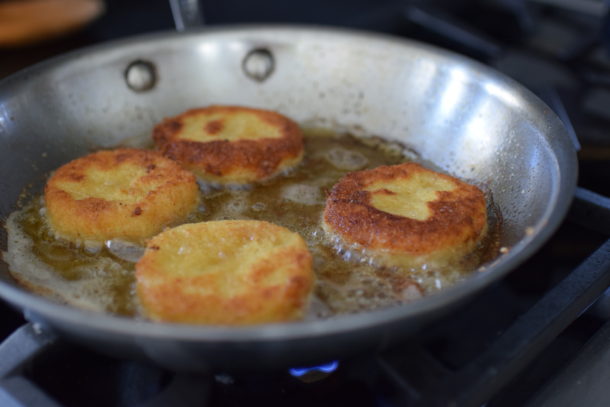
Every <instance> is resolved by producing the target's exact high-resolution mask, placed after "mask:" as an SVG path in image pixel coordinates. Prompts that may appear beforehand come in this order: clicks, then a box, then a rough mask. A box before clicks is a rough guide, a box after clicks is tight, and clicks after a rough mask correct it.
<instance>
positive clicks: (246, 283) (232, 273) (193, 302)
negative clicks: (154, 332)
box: [136, 220, 314, 325]
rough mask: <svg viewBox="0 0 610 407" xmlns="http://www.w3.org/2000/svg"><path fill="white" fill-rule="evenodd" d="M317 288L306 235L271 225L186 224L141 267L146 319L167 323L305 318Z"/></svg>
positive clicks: (156, 243) (157, 240)
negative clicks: (308, 305) (302, 235)
mask: <svg viewBox="0 0 610 407" xmlns="http://www.w3.org/2000/svg"><path fill="white" fill-rule="evenodd" d="M313 283H314V274H313V271H312V259H311V255H310V253H309V251H308V249H307V246H306V244H305V242H304V241H303V239H302V238H301V236H299V235H298V234H297V233H293V232H291V231H290V230H288V229H286V228H283V227H281V226H277V225H274V224H272V223H268V222H264V221H251V220H226V221H211V222H201V223H191V224H185V225H181V226H178V227H175V228H173V229H169V230H166V231H164V232H162V233H161V234H159V235H157V236H155V237H154V238H152V239H151V240H150V241H149V242H148V245H147V247H146V251H145V253H144V256H142V257H141V258H140V260H139V261H138V263H137V264H136V292H137V296H138V299H139V302H140V305H141V307H142V310H143V313H144V314H145V315H146V316H148V317H149V318H150V319H152V320H155V321H165V322H180V323H196V324H223V325H248V324H256V323H266V322H280V321H289V320H295V319H298V318H300V317H301V316H302V315H303V311H304V308H305V306H306V304H307V303H308V299H309V296H310V292H311V290H312V287H313Z"/></svg>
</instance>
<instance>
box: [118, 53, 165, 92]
mask: <svg viewBox="0 0 610 407" xmlns="http://www.w3.org/2000/svg"><path fill="white" fill-rule="evenodd" d="M125 82H126V83H127V86H129V88H130V89H131V90H133V91H135V92H145V91H147V90H151V89H152V88H153V87H154V86H155V84H156V83H157V70H156V68H155V66H154V65H153V64H152V62H149V61H143V60H140V59H139V60H136V61H133V62H132V63H130V64H129V65H128V66H127V69H125Z"/></svg>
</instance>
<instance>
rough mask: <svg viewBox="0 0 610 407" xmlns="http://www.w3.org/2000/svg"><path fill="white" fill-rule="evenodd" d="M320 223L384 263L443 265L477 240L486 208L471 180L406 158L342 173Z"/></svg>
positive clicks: (329, 197)
mask: <svg viewBox="0 0 610 407" xmlns="http://www.w3.org/2000/svg"><path fill="white" fill-rule="evenodd" d="M323 226H324V229H325V230H326V231H327V232H329V233H330V234H331V235H332V236H334V237H339V239H340V241H342V242H343V243H347V244H350V245H352V244H355V245H356V246H357V247H359V248H361V249H364V250H365V252H366V254H368V255H370V256H372V257H373V258H376V259H377V260H379V262H380V263H381V264H384V265H388V266H399V267H420V266H422V265H424V264H427V265H430V266H444V265H447V264H449V263H451V262H454V261H459V260H460V259H461V258H462V257H463V256H465V255H466V254H467V253H469V252H471V251H472V250H473V249H474V248H475V247H476V245H477V244H478V243H479V242H480V240H481V239H482V237H483V236H484V235H485V232H486V230H487V207H486V202H485V196H484V194H483V192H482V191H481V190H480V189H479V188H477V187H475V186H474V185H470V184H467V183H465V182H462V181H460V180H458V179H456V178H454V177H450V176H448V175H444V174H440V173H437V172H434V171H431V170H428V169H426V168H424V167H422V166H421V165H419V164H414V163H405V164H399V165H392V166H382V167H378V168H375V169H372V170H366V171H359V172H353V173H350V174H348V175H346V176H345V177H343V178H342V179H341V180H340V181H339V182H338V183H337V184H336V185H335V186H334V187H333V189H332V190H331V192H330V195H329V196H328V198H327V200H326V207H325V210H324V219H323Z"/></svg>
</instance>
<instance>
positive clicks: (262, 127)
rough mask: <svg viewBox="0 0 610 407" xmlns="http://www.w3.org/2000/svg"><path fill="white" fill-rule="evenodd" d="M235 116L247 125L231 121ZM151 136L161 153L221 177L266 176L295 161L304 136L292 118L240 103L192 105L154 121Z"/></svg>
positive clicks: (255, 178) (224, 180) (199, 171)
mask: <svg viewBox="0 0 610 407" xmlns="http://www.w3.org/2000/svg"><path fill="white" fill-rule="evenodd" d="M236 121H239V124H242V123H243V124H245V125H244V126H237V125H233V124H235V122H236ZM191 123H192V126H191V125H190V124H191ZM187 124H189V128H188V129H187V128H186V127H187ZM197 124H200V126H198V127H195V126H196V125H197ZM193 127H194V128H193ZM193 132H197V133H198V134H193ZM216 138H217V139H216ZM153 139H154V141H155V144H156V145H157V148H158V149H159V150H160V151H161V152H162V153H163V154H164V155H165V156H167V157H169V158H171V159H173V160H177V161H179V162H180V163H181V164H182V165H183V166H184V167H186V168H188V169H189V170H191V171H193V172H195V173H196V174H197V175H198V176H199V177H200V178H202V179H205V180H210V181H214V182H220V183H236V184H241V183H249V182H253V181H260V180H263V179H266V178H269V177H271V176H273V175H276V174H278V173H279V172H281V171H283V170H285V169H287V168H290V167H292V166H294V165H296V164H298V163H299V162H300V161H301V158H302V155H303V137H302V134H301V130H300V128H299V126H298V125H297V124H296V123H295V122H293V121H292V120H290V119H288V118H287V117H285V116H282V115H280V114H278V113H275V112H272V111H268V110H262V109H252V108H247V107H239V106H210V107H206V108H200V109H192V110H189V111H187V112H185V113H183V114H181V115H179V116H176V117H172V118H168V119H165V120H164V121H163V122H161V123H160V124H158V125H157V126H155V128H154V130H153Z"/></svg>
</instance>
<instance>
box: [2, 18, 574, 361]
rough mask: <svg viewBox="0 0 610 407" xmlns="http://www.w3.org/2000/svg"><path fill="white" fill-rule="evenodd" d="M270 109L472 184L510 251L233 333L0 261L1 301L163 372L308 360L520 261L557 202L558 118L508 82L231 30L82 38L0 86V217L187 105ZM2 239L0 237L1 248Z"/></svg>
mask: <svg viewBox="0 0 610 407" xmlns="http://www.w3.org/2000/svg"><path fill="white" fill-rule="evenodd" d="M207 104H238V105H249V106H256V107H261V108H267V109H272V110H277V111H279V112H281V113H283V114H285V115H287V116H290V117H292V118H294V119H295V120H297V121H299V122H300V123H302V124H304V125H308V124H310V125H323V126H326V127H333V128H337V129H346V130H349V131H352V132H354V133H357V134H362V135H379V136H383V137H385V138H388V139H391V140H398V141H400V142H402V143H405V144H406V145H408V146H410V147H411V148H412V149H413V150H414V151H416V152H417V153H418V154H419V155H420V156H421V157H422V158H423V159H425V160H430V161H432V162H434V163H436V164H437V165H438V166H439V167H441V168H442V169H444V170H446V171H448V172H450V173H452V174H455V175H456V176H458V177H462V178H464V179H467V180H472V181H474V182H476V183H478V184H482V185H485V186H486V187H487V188H488V189H489V190H490V191H491V193H492V195H493V199H494V202H495V204H496V205H497V206H498V207H499V208H500V211H501V213H502V215H503V218H504V228H503V232H502V237H501V240H502V242H501V244H502V245H503V246H505V247H507V248H509V250H508V252H507V253H505V254H502V255H501V256H500V257H499V258H498V259H496V260H495V261H493V262H492V263H490V264H488V265H487V268H486V271H484V272H476V273H474V274H473V275H472V276H471V277H470V278H468V279H467V281H465V282H463V283H461V284H458V285H457V286H455V287H452V288H450V289H447V290H445V291H443V292H441V293H439V294H437V295H433V296H430V297H427V298H424V299H422V300H420V301H417V302H415V303H413V304H409V305H404V306H400V307H395V308H389V309H383V310H379V311H374V312H368V313H362V314H358V315H349V316H342V317H337V318H334V319H331V320H322V321H313V322H298V323H289V324H274V325H264V326H255V327H246V328H229V327H214V326H188V325H172V324H159V323H150V322H145V321H134V320H130V319H125V318H120V317H114V316H110V315H99V314H94V313H90V312H86V311H82V310H78V309H74V308H70V307H67V306H64V305H60V304H56V303H52V302H50V301H48V300H46V299H44V298H41V297H38V296H36V295H33V294H30V293H28V292H27V291H25V290H23V289H22V288H20V287H19V286H18V285H17V284H15V282H14V281H13V280H12V279H11V278H10V276H9V274H8V272H7V267H6V265H0V296H1V297H2V298H3V299H5V300H6V301H8V302H10V303H12V304H14V305H15V306H16V307H19V308H20V309H22V310H24V311H25V313H26V316H27V317H28V318H29V319H31V320H34V321H39V322H40V323H42V324H43V326H44V327H47V328H48V329H52V330H53V331H55V332H57V333H59V334H61V335H64V336H66V337H69V338H72V339H74V340H77V341H80V342H82V343H85V344H87V345H89V346H91V347H93V348H95V349H98V350H100V351H102V352H106V353H110V354H113V355H118V356H126V357H135V358H144V359H149V360H152V361H154V362H156V363H158V364H161V365H164V366H167V367H169V368H173V369H181V370H184V369H186V370H206V369H212V368H228V369H236V368H242V367H260V366H265V367H273V366H276V367H279V366H286V365H303V364H311V363H316V362H320V361H326V360H330V359H337V358H341V357H344V356H346V355H348V354H350V353H353V352H360V351H363V350H373V349H379V348H382V347H385V346H387V345H389V344H391V343H393V342H396V341H398V340H400V339H401V338H404V336H405V335H408V334H413V333H415V332H416V331H417V330H418V329H420V328H421V327H422V326H423V323H424V322H426V321H429V320H430V319H432V318H434V317H437V316H439V315H440V314H442V313H447V312H451V310H452V309H455V307H456V306H457V305H458V304H459V303H460V302H462V301H463V300H465V299H466V298H468V297H469V296H471V295H473V294H474V293H476V292H477V291H479V290H481V289H482V288H484V287H485V286H487V285H489V284H491V283H492V282H494V281H496V280H498V279H500V278H502V277H503V276H504V275H505V274H506V273H508V272H509V271H510V270H512V269H514V268H515V267H517V265H518V264H519V263H521V262H522V261H523V260H525V259H526V258H527V257H528V256H530V255H531V254H532V253H533V252H534V251H535V250H536V249H537V248H538V247H539V246H540V245H541V244H542V243H543V242H544V241H545V240H546V239H547V238H548V237H549V235H550V234H551V233H552V232H553V231H554V230H555V228H556V227H557V226H558V224H559V222H560V221H561V219H562V218H563V216H564V214H565V212H566V210H567V208H568V205H569V203H570V201H571V198H572V195H573V192H574V188H575V183H576V155H575V151H574V148H573V146H572V144H571V141H570V140H569V137H568V135H567V132H566V130H565V129H564V127H563V125H562V123H561V122H560V120H559V119H558V118H557V117H556V116H555V114H553V113H552V111H551V110H550V109H549V108H548V107H547V106H545V105H544V104H543V103H542V102H541V101H540V100H539V99H537V98H536V97H535V96H534V95H532V94H531V93H530V92H529V91H527V90H525V89H524V88H523V87H521V86H519V85H518V84H516V83H515V82H513V81H512V80H510V79H508V78H506V77H504V76H502V75H500V74H498V73H496V72H494V71H492V70H491V69H489V68H487V67H485V66H482V65H480V64H478V63H475V62H473V61H470V60H468V59H466V58H464V57H461V56H458V55H455V54H452V53H449V52H446V51H442V50H439V49H436V48H432V47H429V46H426V45H422V44H418V43H415V42H410V41H406V40H402V39H401V40H399V39H395V38H391V37H386V36H380V35H373V34H368V33H361V32H351V31H343V30H331V29H320V28H303V27H269V26H265V27H233V28H220V29H207V30H201V31H195V32H191V33H188V34H178V33H172V34H158V35H152V36H146V37H139V38H135V39H128V40H124V41H119V42H114V43H110V44H107V45H102V46H98V47H93V48H89V49H86V50H83V51H79V52H75V53H72V54H69V55H66V56H63V57H60V58H56V59H53V60H51V61H48V62H45V63H43V64H40V65H37V66H34V67H32V68H29V69H27V70H25V71H23V72H20V73H18V74H16V75H14V76H12V77H10V78H8V79H6V80H4V81H3V82H2V83H1V84H0V174H2V178H1V179H0V217H6V216H7V215H8V214H9V213H10V212H11V211H12V210H13V209H14V208H15V203H16V202H17V200H18V197H19V194H20V192H21V191H22V190H23V188H24V187H26V186H31V190H33V191H34V192H36V191H40V190H41V187H42V185H43V184H44V180H45V175H46V174H48V172H49V171H51V170H53V169H55V168H57V167H58V166H60V165H61V164H63V163H65V162H67V161H68V160H70V159H72V158H74V157H77V156H80V155H83V154H85V153H87V152H89V151H91V150H92V149H96V148H101V147H110V146H114V145H116V144H118V143H121V142H124V141H125V140H129V142H132V141H134V140H136V139H137V138H138V137H143V138H146V137H149V134H150V131H151V128H152V127H153V125H154V124H155V123H157V122H158V121H160V120H162V119H163V118H164V117H167V116H172V115H175V114H178V113H180V112H182V111H184V110H186V109H189V108H192V107H194V106H203V105H207ZM5 248H6V241H5V239H3V240H2V249H5Z"/></svg>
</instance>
